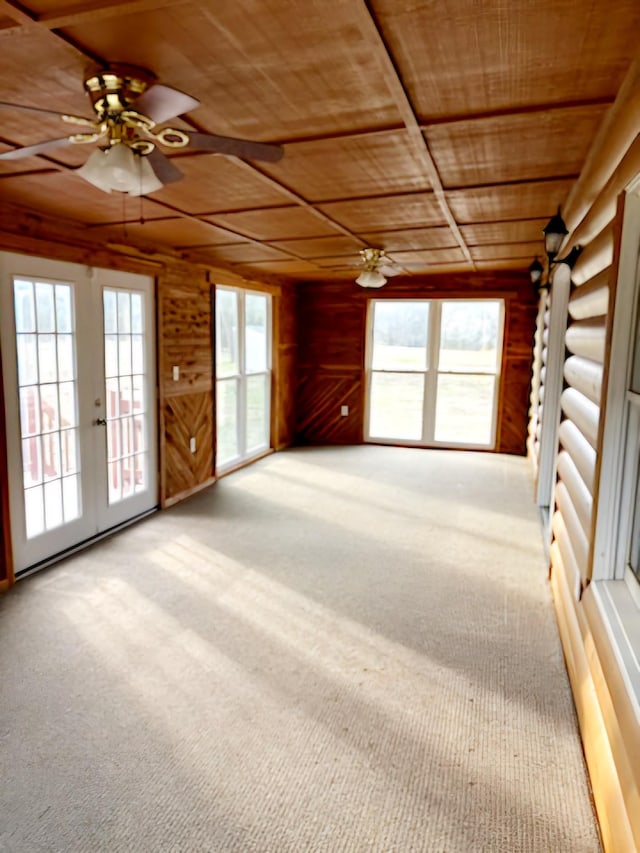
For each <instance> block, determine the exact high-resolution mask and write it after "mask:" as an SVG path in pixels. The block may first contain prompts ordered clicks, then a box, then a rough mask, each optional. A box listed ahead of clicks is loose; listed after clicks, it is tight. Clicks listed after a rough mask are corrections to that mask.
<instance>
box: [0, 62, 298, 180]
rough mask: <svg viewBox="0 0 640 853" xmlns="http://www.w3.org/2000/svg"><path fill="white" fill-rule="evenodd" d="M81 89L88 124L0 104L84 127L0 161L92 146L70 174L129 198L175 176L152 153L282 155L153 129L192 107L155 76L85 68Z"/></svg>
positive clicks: (262, 146) (238, 142)
mask: <svg viewBox="0 0 640 853" xmlns="http://www.w3.org/2000/svg"><path fill="white" fill-rule="evenodd" d="M84 88H85V91H86V92H87V93H88V95H89V98H90V99H91V104H92V106H93V110H94V112H95V117H94V118H85V117H83V116H75V115H67V114H66V113H59V112H54V111H53V110H48V109H41V108H39V107H30V106H26V105H25V104H13V103H9V102H7V101H0V108H9V109H17V110H22V111H25V112H31V113H38V114H45V115H53V116H57V117H58V118H59V119H60V120H61V121H63V122H66V123H67V124H71V125H75V126H77V127H81V128H87V129H86V130H84V131H82V132H77V133H72V134H70V135H68V136H63V137H60V138H59V139H50V140H48V141H46V142H40V143H37V144H36V145H27V146H24V147H22V148H15V149H14V150H13V151H7V152H5V153H3V154H0V161H2V160H17V159H19V158H22V157H31V156H32V155H34V154H44V153H47V152H49V151H53V150H54V149H56V148H61V147H64V146H67V145H76V144H87V143H94V142H97V143H98V144H99V146H100V147H99V148H98V149H97V150H96V151H94V152H93V153H92V154H91V155H90V157H89V158H88V160H87V162H86V163H85V164H84V165H83V166H81V167H80V168H79V169H77V170H76V172H77V173H78V174H79V175H80V176H81V177H83V178H84V179H85V180H87V181H89V183H92V184H94V186H97V187H98V188H99V189H101V190H104V191H105V192H110V191H111V190H118V191H120V192H128V193H129V194H130V195H145V194H146V193H149V192H153V191H154V190H158V189H160V188H161V187H162V186H164V185H165V184H169V183H172V182H174V181H178V180H180V178H182V177H183V174H182V172H181V171H180V170H179V169H178V168H177V167H176V166H175V165H174V164H173V163H172V162H171V160H169V158H168V157H167V156H166V155H165V154H164V153H163V152H162V151H161V150H160V148H159V146H162V147H165V148H169V149H174V150H176V149H183V148H189V149H191V150H195V151H210V152H213V153H217V154H232V155H234V156H236V157H242V158H247V159H252V160H265V161H268V162H277V161H278V160H280V159H281V158H282V156H283V154H284V151H283V149H282V147H281V146H279V145H272V144H269V143H265V142H252V141H251V140H248V139H235V138H233V137H230V136H217V135H216V134H212V133H201V132H199V131H193V130H181V129H178V128H174V127H163V128H158V125H159V124H162V123H164V122H166V121H169V120H170V119H172V118H176V117H177V116H179V115H183V114H184V113H187V112H189V111H190V110H193V109H195V108H196V107H197V106H199V104H200V102H199V101H197V100H196V99H195V98H192V97H191V96H190V95H186V94H185V93H184V92H179V91H178V90H177V89H172V88H171V87H170V86H164V85H162V84H160V83H158V82H157V81H156V77H155V75H154V74H152V73H151V72H150V71H147V70H146V69H144V68H138V67H136V66H132V65H122V64H114V65H110V66H108V67H107V68H103V67H98V68H93V69H91V70H90V71H89V72H88V73H87V75H86V77H85V80H84Z"/></svg>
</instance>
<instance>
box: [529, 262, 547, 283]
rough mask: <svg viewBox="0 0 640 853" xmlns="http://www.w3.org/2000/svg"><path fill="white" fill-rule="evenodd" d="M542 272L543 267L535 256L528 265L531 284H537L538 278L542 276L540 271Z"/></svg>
mask: <svg viewBox="0 0 640 853" xmlns="http://www.w3.org/2000/svg"><path fill="white" fill-rule="evenodd" d="M543 272H544V267H543V266H542V264H541V263H540V261H539V260H538V259H537V258H536V259H535V261H533V263H532V264H531V266H530V267H529V276H530V277H531V284H538V282H539V281H540V279H541V278H542V273H543Z"/></svg>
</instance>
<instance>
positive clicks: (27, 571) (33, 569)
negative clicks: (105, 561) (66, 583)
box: [15, 506, 159, 581]
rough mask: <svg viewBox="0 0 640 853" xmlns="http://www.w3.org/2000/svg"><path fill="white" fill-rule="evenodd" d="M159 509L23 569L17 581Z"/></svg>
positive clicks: (154, 509)
mask: <svg viewBox="0 0 640 853" xmlns="http://www.w3.org/2000/svg"><path fill="white" fill-rule="evenodd" d="M158 509H159V507H157V506H154V507H152V508H151V509H148V510H146V511H145V512H141V513H140V514H139V515H134V516H133V518H128V519H127V520H126V521H121V522H120V524H116V525H114V526H113V527H110V528H109V529H108V530H103V531H102V532H101V533H96V535H95V536H91V537H90V538H89V539H83V541H82V542H78V543H77V544H76V545H72V546H71V547H70V548H65V550H64V551H59V552H58V553H57V554H53V555H52V556H51V557H47V558H46V559H44V560H40V561H39V562H38V563H34V564H33V566H27V568H26V569H21V570H20V571H19V572H16V574H15V579H16V580H17V581H18V580H22V579H23V578H26V577H28V576H29V575H32V574H34V572H39V571H40V570H41V569H46V568H47V567H48V566H52V565H54V564H55V563H59V562H60V561H61V560H64V559H65V558H66V557H70V556H71V555H72V554H76V553H77V552H78V551H84V549H85V548H88V547H89V546H90V545H93V544H94V543H95V542H99V541H100V540H101V539H106V538H107V537H108V536H113V534H114V533H118V532H119V531H120V530H124V528H125V527H130V526H131V525H132V524H135V523H136V522H137V521H142V519H143V518H146V517H147V516H149V515H152V514H153V513H154V512H157V511H158Z"/></svg>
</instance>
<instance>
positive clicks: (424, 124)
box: [420, 98, 614, 130]
mask: <svg viewBox="0 0 640 853" xmlns="http://www.w3.org/2000/svg"><path fill="white" fill-rule="evenodd" d="M613 102H614V99H613V98H585V99H583V100H573V101H560V102H557V101H556V102H554V103H550V104H529V105H526V106H518V107H504V108H503V109H496V110H486V111H485V112H477V113H460V114H459V115H448V116H442V117H439V118H433V119H423V120H422V121H421V122H420V127H421V128H422V130H428V129H429V128H430V127H437V126H438V125H441V124H458V123H460V122H467V121H485V120H487V119H492V118H513V117H514V116H520V115H532V114H533V115H535V114H536V113H549V112H562V111H563V110H575V109H581V108H584V107H587V108H588V107H610V106H611V104H612V103H613Z"/></svg>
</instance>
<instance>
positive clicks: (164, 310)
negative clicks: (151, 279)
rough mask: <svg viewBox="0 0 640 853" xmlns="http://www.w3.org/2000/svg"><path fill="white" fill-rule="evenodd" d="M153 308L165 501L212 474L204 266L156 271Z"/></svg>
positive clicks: (210, 371) (207, 292) (209, 314)
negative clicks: (193, 445)
mask: <svg viewBox="0 0 640 853" xmlns="http://www.w3.org/2000/svg"><path fill="white" fill-rule="evenodd" d="M157 312H158V377H159V387H158V391H159V393H158V403H159V408H160V502H161V504H162V506H168V505H170V504H171V503H175V502H176V501H177V500H179V499H180V498H181V497H185V496H186V495H188V494H191V493H192V492H194V491H195V490H197V489H198V488H201V487H202V486H204V485H207V484H209V483H211V482H212V481H213V478H214V474H215V469H214V435H215V431H214V424H215V420H214V411H215V410H214V402H213V328H212V321H213V315H212V291H211V285H210V284H209V282H208V280H207V277H206V274H205V273H204V271H200V270H198V269H196V268H194V267H191V266H188V265H186V264H175V265H171V266H168V267H166V268H165V269H164V270H163V272H162V273H161V274H160V276H159V277H158V297H157ZM174 366H176V367H178V369H179V378H178V380H174V378H173V367H174ZM192 437H194V438H195V439H196V452H195V454H193V453H191V451H190V449H189V443H190V439H191V438H192Z"/></svg>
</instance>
